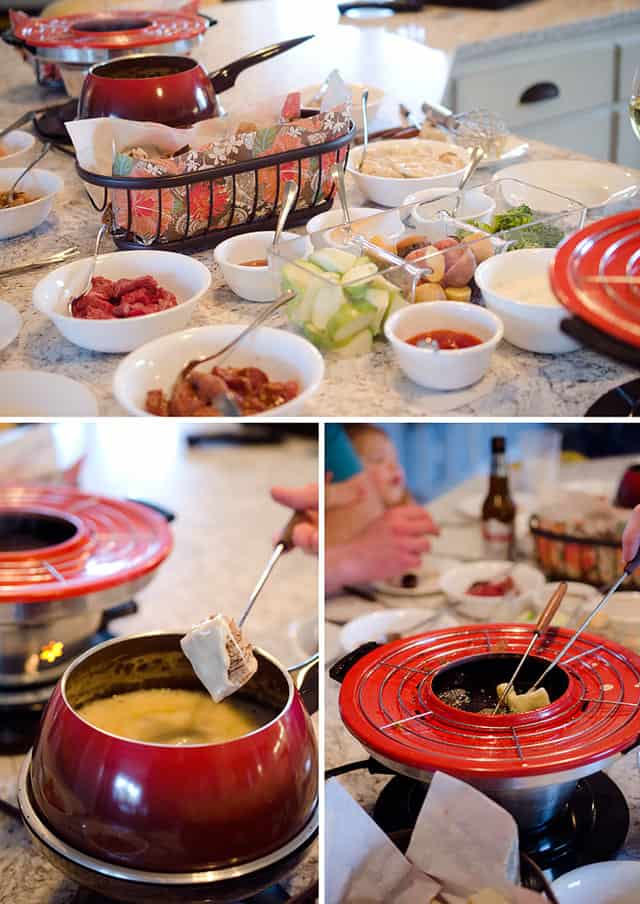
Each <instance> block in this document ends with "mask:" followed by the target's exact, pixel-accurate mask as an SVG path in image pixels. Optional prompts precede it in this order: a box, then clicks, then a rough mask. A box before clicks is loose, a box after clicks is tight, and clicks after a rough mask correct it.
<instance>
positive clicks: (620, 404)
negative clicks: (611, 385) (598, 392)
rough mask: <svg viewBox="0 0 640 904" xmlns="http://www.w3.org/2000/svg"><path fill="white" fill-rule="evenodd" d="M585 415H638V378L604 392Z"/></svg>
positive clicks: (639, 404)
mask: <svg viewBox="0 0 640 904" xmlns="http://www.w3.org/2000/svg"><path fill="white" fill-rule="evenodd" d="M585 417H640V380H638V379H636V380H629V382H628V383H623V384H622V386H616V388H615V389H610V390H609V392H605V394H604V395H602V396H600V398H599V399H596V401H595V402H594V403H593V405H591V407H590V408H589V409H588V410H587V412H586V414H585Z"/></svg>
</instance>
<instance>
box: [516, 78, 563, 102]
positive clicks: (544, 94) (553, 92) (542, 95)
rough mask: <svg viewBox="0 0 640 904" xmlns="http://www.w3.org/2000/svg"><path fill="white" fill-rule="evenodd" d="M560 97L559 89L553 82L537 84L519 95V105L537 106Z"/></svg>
mask: <svg viewBox="0 0 640 904" xmlns="http://www.w3.org/2000/svg"><path fill="white" fill-rule="evenodd" d="M559 96H560V88H558V86H557V85H556V84H554V83H553V82H538V83H537V84H535V85H531V87H530V88H527V90H526V91H523V92H522V94H521V95H520V103H521V104H539V103H541V101H544V100H553V99H554V98H556V97H559Z"/></svg>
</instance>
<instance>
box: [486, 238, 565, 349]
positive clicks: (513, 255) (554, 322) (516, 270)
mask: <svg viewBox="0 0 640 904" xmlns="http://www.w3.org/2000/svg"><path fill="white" fill-rule="evenodd" d="M555 253H556V252H555V248H519V249H518V250H516V251H508V252H505V253H503V254H497V255H494V256H493V257H489V258H487V260H485V261H483V262H482V263H481V264H479V265H478V267H476V272H475V280H476V284H477V286H478V288H479V289H480V291H481V292H482V297H483V298H484V301H485V304H486V306H487V308H488V309H489V310H490V311H493V312H494V313H495V314H497V315H498V316H499V317H500V319H501V320H502V322H503V324H504V338H505V339H506V340H507V341H508V342H511V344H512V345H516V346H517V347H518V348H522V349H525V351H529V352H539V353H542V354H547V355H558V354H562V353H563V352H573V351H575V350H576V349H577V348H580V345H579V343H577V342H576V341H575V340H574V339H571V338H570V337H569V336H567V335H566V334H565V333H563V332H562V330H561V329H560V324H561V322H562V321H563V320H564V319H565V317H567V316H568V314H567V311H566V309H565V308H564V307H563V306H562V305H561V304H560V302H559V301H556V303H555V305H539V304H531V303H527V302H525V301H521V300H520V299H519V298H517V297H516V295H515V294H514V293H512V292H510V291H509V290H507V291H505V288H504V287H505V286H510V285H511V284H513V283H514V282H515V280H519V279H527V278H536V277H538V278H539V277H540V276H542V275H545V274H547V273H548V271H549V267H550V266H551V263H552V261H553V259H554V257H555ZM550 291H551V289H550Z"/></svg>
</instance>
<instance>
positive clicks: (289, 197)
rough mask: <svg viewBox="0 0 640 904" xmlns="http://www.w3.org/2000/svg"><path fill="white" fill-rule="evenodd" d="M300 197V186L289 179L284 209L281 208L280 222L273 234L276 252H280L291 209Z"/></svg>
mask: <svg viewBox="0 0 640 904" xmlns="http://www.w3.org/2000/svg"><path fill="white" fill-rule="evenodd" d="M297 195H298V184H297V182H294V181H293V179H288V180H287V181H286V182H285V184H284V200H283V202H282V207H281V208H280V213H279V214H278V222H277V223H276V231H275V232H274V234H273V243H272V246H271V247H272V248H273V250H274V251H277V250H278V246H279V244H280V238H281V236H282V231H283V229H284V227H285V223H286V222H287V219H288V217H289V214H290V213H291V209H292V207H293V205H294V204H295V202H296V197H297Z"/></svg>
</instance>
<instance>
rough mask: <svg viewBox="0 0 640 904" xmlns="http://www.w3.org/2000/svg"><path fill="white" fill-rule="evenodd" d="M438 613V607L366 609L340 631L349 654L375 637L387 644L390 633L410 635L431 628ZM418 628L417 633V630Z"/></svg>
mask: <svg viewBox="0 0 640 904" xmlns="http://www.w3.org/2000/svg"><path fill="white" fill-rule="evenodd" d="M437 615H438V613H437V611H436V610H435V609H417V608H416V609H390V610H389V609H387V610H385V611H383V612H367V613H366V615H360V616H358V618H354V619H352V620H351V621H350V622H347V624H346V625H344V627H343V628H342V630H341V631H340V645H341V646H342V649H343V651H344V652H345V653H350V652H351V650H355V649H356V647H359V646H360V645H361V644H363V643H368V642H369V641H371V640H374V641H375V642H376V643H386V642H387V641H388V640H389V635H390V634H401V635H403V636H406V637H409V636H411V635H412V634H413V633H418V634H421V633H422V632H423V631H428V630H429V622H430V621H431V620H432V619H434V618H436V617H437ZM414 627H415V632H414Z"/></svg>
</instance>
